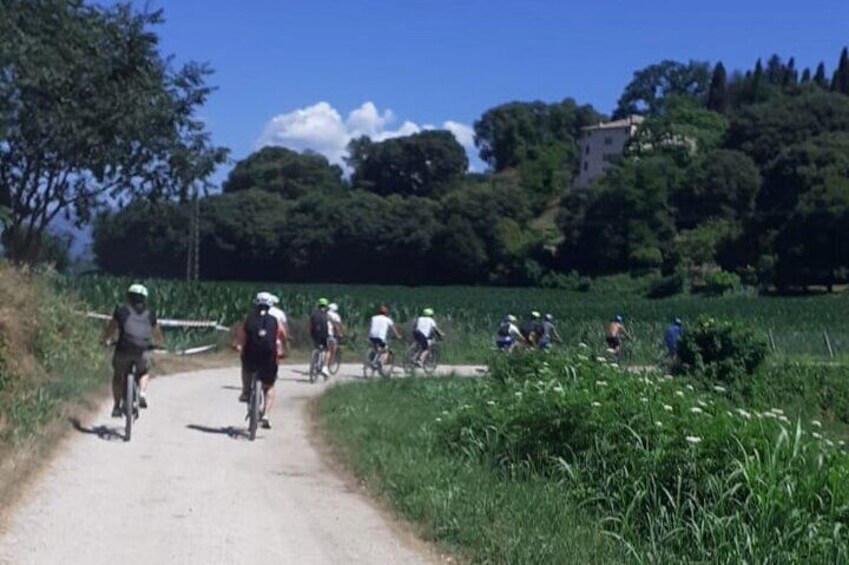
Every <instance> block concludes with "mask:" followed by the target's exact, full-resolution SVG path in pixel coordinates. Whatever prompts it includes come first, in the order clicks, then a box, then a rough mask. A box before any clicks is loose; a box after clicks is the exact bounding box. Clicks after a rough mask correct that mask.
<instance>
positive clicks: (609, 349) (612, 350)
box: [604, 347, 616, 355]
mask: <svg viewBox="0 0 849 565" xmlns="http://www.w3.org/2000/svg"><path fill="white" fill-rule="evenodd" d="M604 352H605V353H607V354H608V355H616V350H615V349H613V348H611V347H608V348H607V349H605V350H604Z"/></svg>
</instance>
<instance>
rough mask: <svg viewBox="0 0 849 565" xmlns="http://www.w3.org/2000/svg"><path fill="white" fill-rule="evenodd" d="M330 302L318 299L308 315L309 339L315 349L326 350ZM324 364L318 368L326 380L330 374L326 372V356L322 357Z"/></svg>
mask: <svg viewBox="0 0 849 565" xmlns="http://www.w3.org/2000/svg"><path fill="white" fill-rule="evenodd" d="M329 304H330V302H329V301H328V300H327V299H326V298H319V299H318V303H317V304H316V307H315V309H314V310H313V311H312V314H310V337H311V338H312V345H313V348H315V349H323V350H327V338H328V335H329V334H328V331H327V330H328V321H327V307H328V306H329ZM323 357H324V363H322V365H321V367H319V372H320V373H321V375H322V376H323V377H324V379H325V380H327V379H328V378H329V377H330V372H329V371H328V370H327V357H328V356H327V355H324V356H323Z"/></svg>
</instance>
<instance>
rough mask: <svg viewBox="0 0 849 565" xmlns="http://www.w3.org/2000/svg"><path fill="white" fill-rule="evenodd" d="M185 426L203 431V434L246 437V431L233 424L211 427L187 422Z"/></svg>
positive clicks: (237, 437)
mask: <svg viewBox="0 0 849 565" xmlns="http://www.w3.org/2000/svg"><path fill="white" fill-rule="evenodd" d="M186 428H188V429H190V430H195V431H197V432H203V433H205V434H218V435H226V436H227V437H229V438H230V439H244V438H247V437H248V433H247V431H245V430H242V429H239V428H234V427H233V426H226V427H223V428H211V427H209V426H200V425H198V424H188V425H187V426H186Z"/></svg>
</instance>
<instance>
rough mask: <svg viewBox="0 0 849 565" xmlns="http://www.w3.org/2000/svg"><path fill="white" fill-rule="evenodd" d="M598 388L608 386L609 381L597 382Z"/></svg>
mask: <svg viewBox="0 0 849 565" xmlns="http://www.w3.org/2000/svg"><path fill="white" fill-rule="evenodd" d="M595 384H596V386H607V381H596V382H595Z"/></svg>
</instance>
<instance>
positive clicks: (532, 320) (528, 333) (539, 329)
mask: <svg viewBox="0 0 849 565" xmlns="http://www.w3.org/2000/svg"><path fill="white" fill-rule="evenodd" d="M519 331H520V332H522V337H523V338H525V342H526V344H527V345H528V346H530V347H534V346H536V345H537V342H538V341H539V340H540V339H541V338H542V335H543V333H544V331H545V330H544V328H543V326H542V315H541V314H540V313H539V312H537V311H536V310H534V311H533V312H531V313H530V316H529V317H528V319H527V320H525V321H524V322H522V325H521V326H519Z"/></svg>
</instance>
